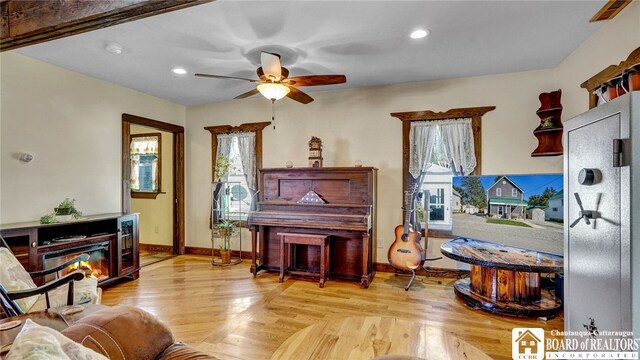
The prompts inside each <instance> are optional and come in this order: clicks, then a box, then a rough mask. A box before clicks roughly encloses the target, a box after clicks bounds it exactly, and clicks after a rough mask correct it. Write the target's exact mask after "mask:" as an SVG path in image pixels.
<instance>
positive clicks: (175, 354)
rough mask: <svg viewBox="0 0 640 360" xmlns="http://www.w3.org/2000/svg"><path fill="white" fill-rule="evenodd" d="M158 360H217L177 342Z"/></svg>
mask: <svg viewBox="0 0 640 360" xmlns="http://www.w3.org/2000/svg"><path fill="white" fill-rule="evenodd" d="M158 359H159V360H219V359H218V358H217V357H215V356H211V355H207V354H205V353H202V352H200V351H198V350H196V349H194V348H192V347H191V346H189V345H185V344H183V343H180V342H177V343H175V344H173V345H171V346H169V347H168V348H167V349H166V350H165V351H164V352H163V353H162V354H160V356H158Z"/></svg>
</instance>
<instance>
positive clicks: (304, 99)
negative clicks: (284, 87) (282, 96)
mask: <svg viewBox="0 0 640 360" xmlns="http://www.w3.org/2000/svg"><path fill="white" fill-rule="evenodd" d="M289 89H291V91H289V93H288V94H287V97H289V98H291V99H293V100H295V101H297V102H300V103H303V104H308V103H310V102H312V101H313V98H312V97H311V96H309V95H307V94H306V93H304V92H302V91H300V90H298V89H296V88H294V87H293V86H289Z"/></svg>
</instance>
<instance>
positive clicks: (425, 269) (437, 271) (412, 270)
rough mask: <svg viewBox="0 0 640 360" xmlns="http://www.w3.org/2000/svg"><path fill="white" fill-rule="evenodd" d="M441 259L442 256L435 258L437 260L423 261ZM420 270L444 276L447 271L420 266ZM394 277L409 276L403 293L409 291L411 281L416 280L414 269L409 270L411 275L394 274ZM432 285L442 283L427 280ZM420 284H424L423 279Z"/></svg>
mask: <svg viewBox="0 0 640 360" xmlns="http://www.w3.org/2000/svg"><path fill="white" fill-rule="evenodd" d="M440 259H442V256H440V257H437V258H431V259H425V260H424V261H425V262H427V261H435V260H440ZM422 269H424V271H426V272H428V273H433V274H444V273H446V272H447V271H446V270H431V269H429V268H428V267H426V266H424V265H423V266H422ZM395 275H396V276H411V278H410V279H409V282H408V283H407V286H405V288H404V291H409V288H411V285H413V281H414V280H415V279H416V276H417V274H416V269H411V275H408V274H395ZM428 281H430V282H432V283H435V284H438V285H442V281H440V280H428ZM422 282H424V279H423V280H422Z"/></svg>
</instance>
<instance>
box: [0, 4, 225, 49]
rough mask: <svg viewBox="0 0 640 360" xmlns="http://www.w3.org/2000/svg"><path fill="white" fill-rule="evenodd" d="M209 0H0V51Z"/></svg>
mask: <svg viewBox="0 0 640 360" xmlns="http://www.w3.org/2000/svg"><path fill="white" fill-rule="evenodd" d="M211 1H213V0H165V1H157V0H49V1H41V0H0V51H6V50H12V49H17V48H19V47H23V46H28V45H33V44H38V43H42V42H45V41H49V40H54V39H59V38H63V37H67V36H71V35H75V34H80V33H83V32H87V31H91V30H96V29H101V28H105V27H109V26H113V25H117V24H122V23H125V22H129V21H133V20H138V19H142V18H145V17H148V16H153V15H158V14H163V13H166V12H170V11H174V10H179V9H184V8H186V7H190V6H194V5H199V4H203V3H208V2H211Z"/></svg>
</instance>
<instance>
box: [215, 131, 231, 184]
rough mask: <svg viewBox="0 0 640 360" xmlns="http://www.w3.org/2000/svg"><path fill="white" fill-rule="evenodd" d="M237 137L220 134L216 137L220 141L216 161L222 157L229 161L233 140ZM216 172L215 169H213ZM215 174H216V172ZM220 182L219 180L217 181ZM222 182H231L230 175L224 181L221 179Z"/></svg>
mask: <svg viewBox="0 0 640 360" xmlns="http://www.w3.org/2000/svg"><path fill="white" fill-rule="evenodd" d="M235 137H236V134H218V136H217V137H216V138H217V139H218V149H217V151H216V159H217V158H218V157H220V156H221V155H222V156H224V157H225V158H227V160H229V155H230V154H231V145H233V139H234V138H235ZM213 170H214V171H215V169H213ZM214 174H215V172H214ZM216 180H218V179H216ZM220 180H221V181H227V180H229V175H228V174H227V177H226V178H224V179H220Z"/></svg>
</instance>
